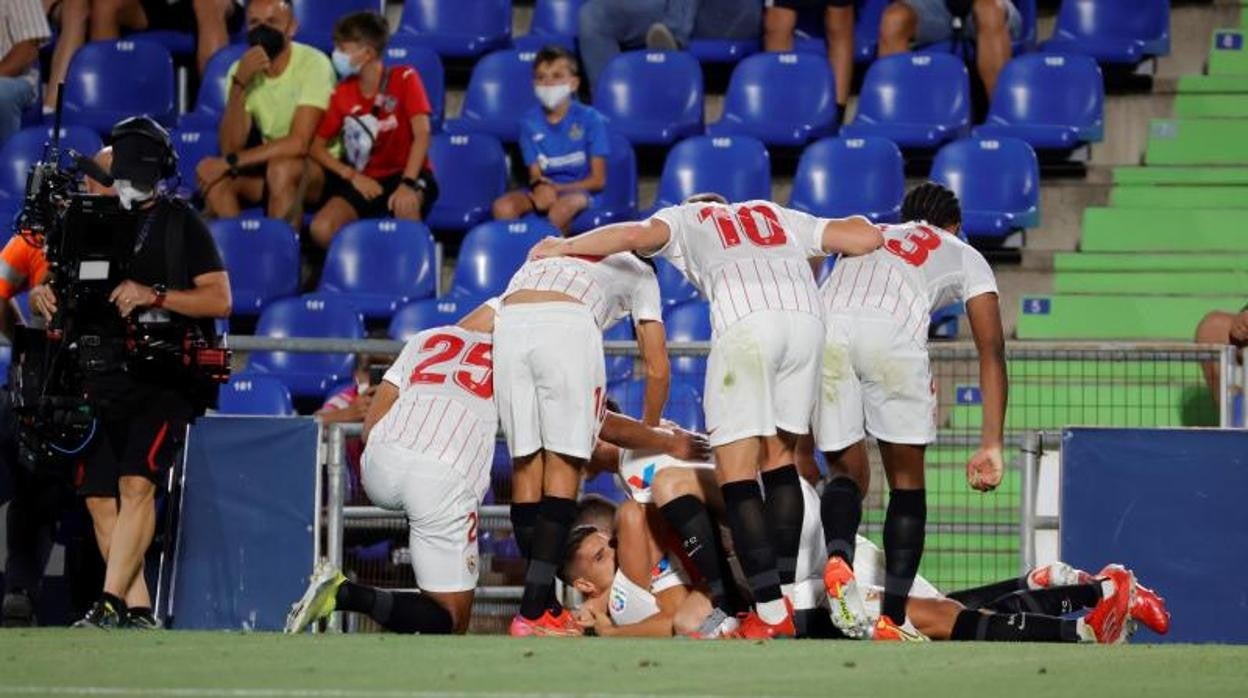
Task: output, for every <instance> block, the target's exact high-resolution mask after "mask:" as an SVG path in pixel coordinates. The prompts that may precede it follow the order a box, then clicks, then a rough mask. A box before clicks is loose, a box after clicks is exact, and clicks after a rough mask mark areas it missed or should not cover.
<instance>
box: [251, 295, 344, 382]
mask: <svg viewBox="0 0 1248 698" xmlns="http://www.w3.org/2000/svg"><path fill="white" fill-rule="evenodd" d="M256 335H257V336H259V337H336V338H341V339H363V337H364V319H363V318H362V317H360V314H359V312H358V311H357V310H356V309H355V308H354V307H353V306H352V305H351V304H350V303H349V302H347V300H346V299H345V298H338V297H336V296H324V295H309V296H302V297H300V298H283V299H281V300H279V301H274V302H273V303H271V304H269V306H268V307H266V308H265V309H264V312H263V313H261V314H260V322H259V323H257V324H256ZM247 368H248V370H249V371H254V372H258V373H264V374H268V375H270V376H273V377H275V378H277V379H278V380H280V381H281V382H282V383H283V384H285V385H286V387H287V388H289V389H290V393H291V395H293V396H294V397H296V398H302V397H318V398H319V397H321V396H323V395H324V394H325V391H326V390H329V388H330V387H331V386H333V385H336V384H338V383H341V382H343V381H346V380H347V379H349V378H350V377H351V374H352V373H353V372H354V371H355V354H350V353H346V354H334V353H309V352H286V351H272V352H267V351H259V352H253V353H252V354H251V356H250V358H249V359H248V364H247Z"/></svg>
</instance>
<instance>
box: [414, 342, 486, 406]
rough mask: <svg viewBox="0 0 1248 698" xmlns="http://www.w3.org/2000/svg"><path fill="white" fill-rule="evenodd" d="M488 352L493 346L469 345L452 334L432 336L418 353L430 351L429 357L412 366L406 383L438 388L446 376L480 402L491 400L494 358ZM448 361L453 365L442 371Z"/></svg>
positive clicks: (484, 343) (479, 343) (483, 344)
mask: <svg viewBox="0 0 1248 698" xmlns="http://www.w3.org/2000/svg"><path fill="white" fill-rule="evenodd" d="M492 350H493V345H491V344H490V343H488V342H474V343H473V344H471V345H469V344H468V343H467V342H465V341H464V340H463V339H462V338H460V337H456V336H455V335H453V334H435V335H433V336H432V337H430V338H429V339H426V340H425V343H424V345H422V346H421V347H420V351H421V353H422V354H424V353H427V352H433V356H430V357H429V358H427V359H425V360H424V361H421V362H420V363H418V364H416V368H414V369H412V375H411V377H409V378H408V382H409V383H411V384H416V383H424V384H426V385H442V384H443V383H445V382H446V377H447V376H448V375H449V376H450V377H451V380H453V381H455V385H458V386H459V387H461V388H463V389H464V390H467V391H468V392H470V393H472V394H473V395H476V396H477V397H479V398H481V399H482V400H490V399H492V398H493V397H494V358H493V357H492V356H491V355H490V352H491V351H492ZM452 361H454V362H455V364H454V365H452V366H448V367H446V368H442V365H443V364H447V363H450V362H452ZM456 369H459V370H456Z"/></svg>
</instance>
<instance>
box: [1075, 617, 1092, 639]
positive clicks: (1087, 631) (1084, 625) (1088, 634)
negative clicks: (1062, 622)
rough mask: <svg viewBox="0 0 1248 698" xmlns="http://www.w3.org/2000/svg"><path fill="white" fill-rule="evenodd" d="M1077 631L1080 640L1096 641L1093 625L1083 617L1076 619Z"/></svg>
mask: <svg viewBox="0 0 1248 698" xmlns="http://www.w3.org/2000/svg"><path fill="white" fill-rule="evenodd" d="M1075 632H1076V633H1078V635H1079V641H1080V642H1096V633H1094V632H1092V626H1090V625H1088V622H1087V621H1086V620H1084V619H1082V618H1079V619H1077V620H1075Z"/></svg>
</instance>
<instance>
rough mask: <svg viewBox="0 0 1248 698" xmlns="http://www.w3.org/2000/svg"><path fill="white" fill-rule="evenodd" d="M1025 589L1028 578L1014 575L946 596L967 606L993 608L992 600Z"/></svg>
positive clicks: (997, 609) (998, 609) (996, 609)
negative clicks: (1010, 577)
mask: <svg viewBox="0 0 1248 698" xmlns="http://www.w3.org/2000/svg"><path fill="white" fill-rule="evenodd" d="M1025 589H1027V578H1026V577H1014V578H1012V579H1006V580H1003V581H1000V582H993V583H992V584H985V585H984V586H982V587H973V588H971V589H962V590H960V591H954V592H951V593H949V594H946V596H948V597H949V598H951V599H953V600H954V601H957V602H958V603H960V604H962V605H963V606H966V607H967V608H971V609H975V608H992V602H994V601H996V600H997V599H999V598H1001V597H1003V596H1007V595H1009V594H1013V593H1014V592H1016V591H1023V590H1025ZM992 610H994V611H1000V610H1003V609H1000V608H992Z"/></svg>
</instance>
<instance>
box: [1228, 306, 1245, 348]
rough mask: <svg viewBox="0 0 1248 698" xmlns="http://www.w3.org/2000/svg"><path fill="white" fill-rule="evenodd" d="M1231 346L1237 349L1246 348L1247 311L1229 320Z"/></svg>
mask: <svg viewBox="0 0 1248 698" xmlns="http://www.w3.org/2000/svg"><path fill="white" fill-rule="evenodd" d="M1231 344H1234V345H1235V346H1237V347H1244V346H1248V310H1245V311H1243V312H1241V313H1239V314H1238V315H1236V316H1235V319H1233V320H1231Z"/></svg>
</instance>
